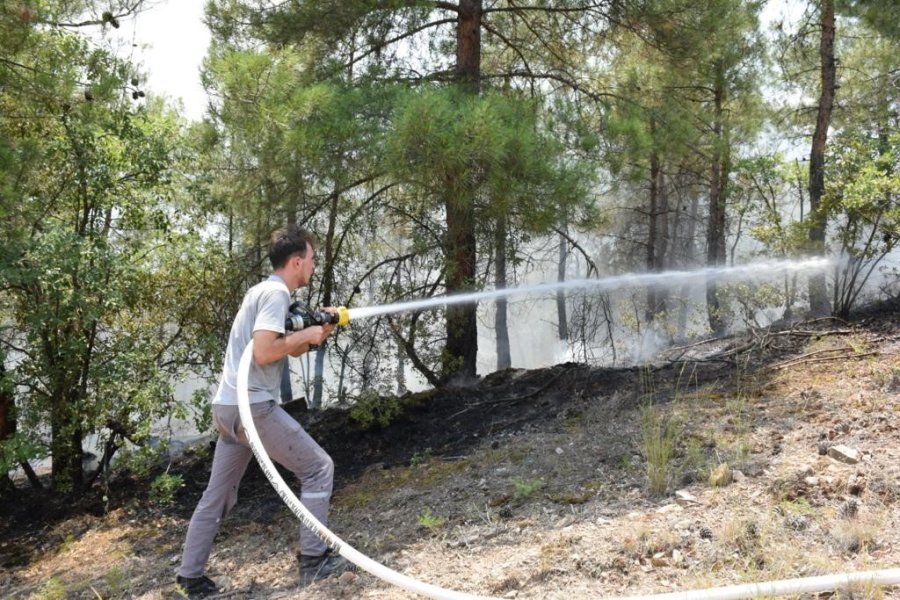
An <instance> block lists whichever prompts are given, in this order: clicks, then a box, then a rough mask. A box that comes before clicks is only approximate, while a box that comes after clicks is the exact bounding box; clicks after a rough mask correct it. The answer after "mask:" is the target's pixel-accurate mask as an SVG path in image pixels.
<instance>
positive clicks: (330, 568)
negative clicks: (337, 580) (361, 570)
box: [297, 548, 354, 586]
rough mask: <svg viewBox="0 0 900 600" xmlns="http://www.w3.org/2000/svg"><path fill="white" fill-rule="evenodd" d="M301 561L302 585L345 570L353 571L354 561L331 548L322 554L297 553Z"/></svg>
mask: <svg viewBox="0 0 900 600" xmlns="http://www.w3.org/2000/svg"><path fill="white" fill-rule="evenodd" d="M297 560H298V561H299V562H300V585H301V586H307V585H309V584H311V583H313V582H315V581H320V580H322V579H326V578H328V577H333V576H335V575H340V574H341V573H343V572H344V571H352V570H353V569H354V566H353V563H351V562H350V561H348V560H347V559H346V558H344V557H343V556H340V555H338V554H334V553H333V552H332V551H331V549H330V548H329V549H328V550H326V551H325V554H323V555H322V556H306V555H303V554H298V555H297Z"/></svg>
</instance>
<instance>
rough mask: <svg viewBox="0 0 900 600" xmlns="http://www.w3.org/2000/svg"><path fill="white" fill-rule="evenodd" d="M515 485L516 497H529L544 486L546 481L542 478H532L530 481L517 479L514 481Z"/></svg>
mask: <svg viewBox="0 0 900 600" xmlns="http://www.w3.org/2000/svg"><path fill="white" fill-rule="evenodd" d="M513 487H514V488H515V489H516V498H528V497H529V496H531V495H532V494H534V493H535V492H536V491H538V490H540V489H541V488H542V487H544V482H543V481H541V480H540V479H532V480H530V481H524V480H521V479H516V480H515V481H513Z"/></svg>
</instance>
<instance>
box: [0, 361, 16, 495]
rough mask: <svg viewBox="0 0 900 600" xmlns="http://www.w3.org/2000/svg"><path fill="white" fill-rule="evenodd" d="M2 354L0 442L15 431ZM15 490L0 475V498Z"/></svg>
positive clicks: (13, 404)
mask: <svg viewBox="0 0 900 600" xmlns="http://www.w3.org/2000/svg"><path fill="white" fill-rule="evenodd" d="M3 358H4V357H3V356H2V355H0V444H2V443H3V441H4V440H7V439H9V438H11V437H12V436H13V434H14V433H16V413H15V402H14V399H13V395H12V393H11V390H10V386H8V385H7V384H6V365H4V364H3ZM14 490H15V485H14V484H13V482H12V479H10V478H9V474H8V473H3V474H2V476H0V498H3V497H6V496H8V495H9V494H10V493H12V492H13V491H14Z"/></svg>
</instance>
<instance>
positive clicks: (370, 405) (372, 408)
mask: <svg viewBox="0 0 900 600" xmlns="http://www.w3.org/2000/svg"><path fill="white" fill-rule="evenodd" d="M402 412H403V407H402V406H401V405H400V400H398V399H397V398H395V397H393V396H379V395H378V394H377V393H376V392H364V393H363V394H361V395H360V396H359V398H357V400H356V403H355V404H354V405H353V408H351V409H350V418H351V419H353V420H354V421H356V422H357V423H359V425H360V426H361V427H362V428H363V429H371V428H372V427H374V426H375V425H378V426H379V427H387V426H388V425H390V424H391V422H392V421H393V420H394V419H395V418H397V416H399V415H400V414H401V413H402Z"/></svg>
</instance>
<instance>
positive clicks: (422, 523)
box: [416, 506, 447, 531]
mask: <svg viewBox="0 0 900 600" xmlns="http://www.w3.org/2000/svg"><path fill="white" fill-rule="evenodd" d="M416 523H418V525H419V527H424V528H425V529H429V530H432V531H433V530H435V529H440V528H441V527H443V526H444V525H445V524H446V523H447V519H445V518H444V517H441V516H438V515H435V514H434V513H432V512H431V507H430V506H429V507H425V510H423V511H422V513H421V514H419V516H417V517H416Z"/></svg>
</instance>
